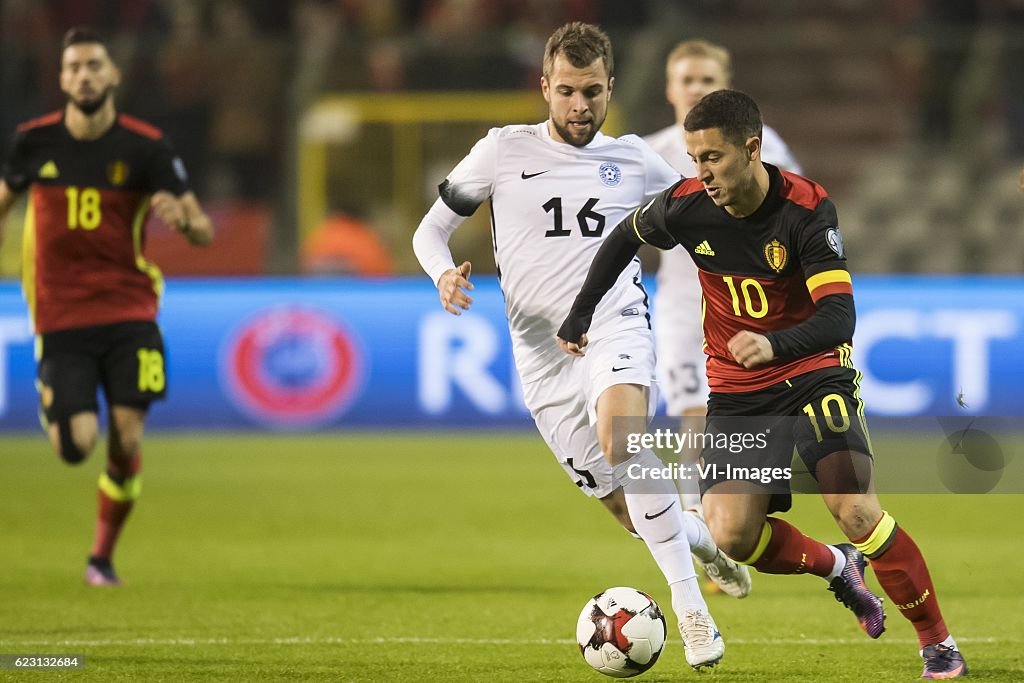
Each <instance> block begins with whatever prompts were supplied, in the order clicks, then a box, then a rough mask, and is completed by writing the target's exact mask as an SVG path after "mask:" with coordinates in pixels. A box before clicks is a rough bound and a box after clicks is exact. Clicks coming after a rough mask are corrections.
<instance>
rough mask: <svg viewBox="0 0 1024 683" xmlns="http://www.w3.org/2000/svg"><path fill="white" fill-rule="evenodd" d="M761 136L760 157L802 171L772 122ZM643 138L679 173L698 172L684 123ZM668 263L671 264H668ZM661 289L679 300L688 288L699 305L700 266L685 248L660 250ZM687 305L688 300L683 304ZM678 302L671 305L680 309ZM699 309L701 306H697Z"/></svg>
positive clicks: (692, 174) (689, 295) (664, 310)
mask: <svg viewBox="0 0 1024 683" xmlns="http://www.w3.org/2000/svg"><path fill="white" fill-rule="evenodd" d="M762 132H763V137H762V139H761V159H762V160H763V161H766V162H768V163H769V164H772V165H774V166H778V167H779V168H781V169H782V170H784V171H791V172H793V173H802V171H801V170H800V164H799V163H797V160H796V159H795V158H794V157H793V153H792V152H790V151H789V147H787V146H786V143H785V142H784V141H783V140H782V137H781V136H780V135H779V134H778V133H776V132H775V130H774V129H773V128H771V127H769V126H764V128H763V131H762ZM644 141H645V142H647V144H649V145H650V146H651V149H653V150H654V151H655V152H657V153H658V154H660V155H661V157H662V158H663V159H664V160H665V161H667V162H668V163H670V164H671V165H672V167H673V168H675V169H676V170H677V171H679V173H681V174H683V175H684V176H686V177H687V178H693V177H695V176H696V175H697V167H696V166H695V165H694V163H693V159H691V158H690V157H689V156H688V155H687V153H686V139H685V133H684V131H683V127H682V125H680V124H678V123H677V124H675V125H672V126H669V127H668V128H662V129H661V130H659V131H657V132H656V133H651V134H650V135H647V136H645V137H644ZM666 266H668V267H666ZM657 282H658V291H673V292H674V298H676V303H679V301H680V299H679V298H678V295H679V294H680V293H681V292H685V295H686V296H687V298H688V299H691V300H692V301H695V302H696V305H697V306H700V285H698V284H697V267H696V266H695V265H694V264H693V259H692V258H690V255H689V254H687V253H686V250H684V249H670V250H669V251H665V252H662V254H661V267H659V268H658V278H657ZM663 287H671V288H673V289H672V290H663V289H662V288H663ZM684 305H685V304H684ZM678 308H679V307H678V306H677V305H673V306H672V307H671V309H673V310H678ZM697 310H699V309H697ZM667 315H671V312H670V307H668V306H665V307H664V308H663V307H660V306H659V307H658V310H656V311H655V316H656V317H662V316H667Z"/></svg>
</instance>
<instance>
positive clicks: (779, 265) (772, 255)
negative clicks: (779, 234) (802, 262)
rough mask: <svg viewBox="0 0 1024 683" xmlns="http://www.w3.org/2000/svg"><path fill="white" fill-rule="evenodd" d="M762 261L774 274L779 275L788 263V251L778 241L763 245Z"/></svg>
mask: <svg viewBox="0 0 1024 683" xmlns="http://www.w3.org/2000/svg"><path fill="white" fill-rule="evenodd" d="M764 260H765V261H767V262H768V266H769V267H770V268H771V269H772V270H774V271H775V272H776V273H781V272H782V269H783V268H785V267H786V263H787V262H788V261H789V250H788V249H786V245H785V244H783V243H782V242H780V241H778V240H772V241H771V242H769V243H768V244H766V245H764Z"/></svg>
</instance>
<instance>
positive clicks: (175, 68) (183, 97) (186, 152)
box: [151, 0, 212, 188]
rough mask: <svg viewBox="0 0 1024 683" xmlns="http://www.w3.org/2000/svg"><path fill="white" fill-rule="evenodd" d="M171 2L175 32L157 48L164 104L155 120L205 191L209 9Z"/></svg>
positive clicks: (193, 0)
mask: <svg viewBox="0 0 1024 683" xmlns="http://www.w3.org/2000/svg"><path fill="white" fill-rule="evenodd" d="M168 4H169V10H170V12H171V16H170V18H171V32H170V35H168V36H167V39H166V40H165V41H164V42H163V43H162V44H161V45H160V47H159V48H158V49H157V52H156V65H155V68H156V72H157V78H158V83H159V86H160V87H159V88H158V91H159V92H162V94H163V98H162V99H163V103H162V104H163V106H161V107H160V111H159V112H154V113H153V114H152V115H151V117H152V120H153V122H154V123H156V124H157V125H158V126H160V127H162V128H163V129H164V131H166V133H167V136H168V137H169V138H170V139H171V140H174V141H175V142H176V144H177V147H178V150H179V151H180V153H181V156H182V158H183V159H184V160H185V163H186V164H187V165H188V167H189V168H190V169H194V170H193V172H192V183H193V185H194V186H195V187H198V188H205V187H206V168H207V164H208V163H209V159H208V158H207V153H206V149H207V140H208V138H209V130H210V98H211V95H212V92H211V88H210V80H209V74H208V71H207V65H208V63H209V61H210V49H209V37H208V35H207V33H206V31H205V26H204V22H203V7H202V4H201V3H200V2H199V1H198V0H177V1H176V2H172V3H168Z"/></svg>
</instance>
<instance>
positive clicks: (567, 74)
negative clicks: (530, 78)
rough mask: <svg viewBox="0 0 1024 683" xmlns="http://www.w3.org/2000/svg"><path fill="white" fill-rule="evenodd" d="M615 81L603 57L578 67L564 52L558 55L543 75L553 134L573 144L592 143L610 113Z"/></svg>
mask: <svg viewBox="0 0 1024 683" xmlns="http://www.w3.org/2000/svg"><path fill="white" fill-rule="evenodd" d="M614 81H615V79H614V78H609V77H608V72H607V70H606V69H605V67H604V63H603V62H602V61H601V60H600V59H595V60H594V61H593V62H592V63H591V64H589V65H587V66H585V67H582V68H578V67H575V66H573V65H572V63H571V62H569V60H568V59H566V58H565V56H564V55H558V56H557V57H555V60H554V64H552V67H551V73H550V74H548V75H547V76H545V77H543V78H541V90H542V92H543V93H544V99H545V100H547V102H548V116H549V118H550V120H551V127H552V128H554V130H553V131H551V134H552V137H554V138H555V139H557V140H559V141H561V142H565V143H568V144H570V145H573V146H574V147H584V146H586V145H588V144H590V141H591V140H593V139H594V136H595V135H597V131H599V130H600V129H601V126H602V125H603V124H604V120H605V118H606V117H607V116H608V100H609V99H611V94H612V84H613V83H614Z"/></svg>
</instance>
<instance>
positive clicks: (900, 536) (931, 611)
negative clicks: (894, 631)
mask: <svg viewBox="0 0 1024 683" xmlns="http://www.w3.org/2000/svg"><path fill="white" fill-rule="evenodd" d="M868 536H870V534H868ZM868 536H865V537H864V539H861V540H859V541H855V542H862V541H863V540H866V539H867V538H868ZM868 559H869V561H870V562H871V568H872V569H873V570H874V571H875V576H877V577H878V583H880V584H881V585H882V588H883V589H884V590H885V594H886V595H888V596H889V599H890V600H892V601H893V602H894V603H895V604H896V608H897V609H898V610H899V611H900V613H901V614H902V615H903V616H905V617H906V618H907V619H909V620H910V623H911V624H913V625H914V628H915V629H916V630H917V639H918V641H920V643H921V647H924V646H925V645H931V644H934V643H941V642H942V641H943V640H945V639H946V638H948V637H949V629H947V628H946V622H945V621H943V619H942V612H941V611H940V610H939V599H938V596H936V595H935V586H934V585H932V579H931V577H930V576H929V575H928V565H926V564H925V561H924V556H923V555H921V551H920V550H919V549H918V547H917V544H916V543H914V540H913V539H912V538H910V536H909V535H907V533H906V532H905V531H903V529H901V528H899V527H898V526H897V527H896V533H895V535H894V536H893V540H892V542H891V543H890V544H889V547H888V548H887V549H885V550H883V551H882V553H881V555H879V556H878V557H871V558H868Z"/></svg>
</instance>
